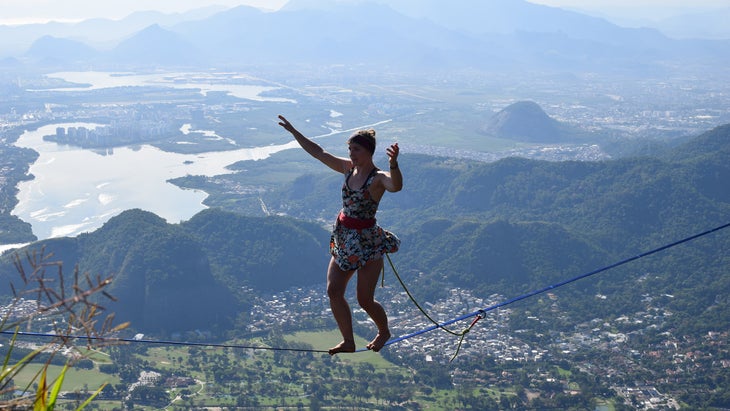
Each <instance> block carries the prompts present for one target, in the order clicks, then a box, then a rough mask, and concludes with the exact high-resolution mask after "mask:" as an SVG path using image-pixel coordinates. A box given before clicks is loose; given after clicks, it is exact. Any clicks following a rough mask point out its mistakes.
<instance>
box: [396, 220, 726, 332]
mask: <svg viewBox="0 0 730 411" xmlns="http://www.w3.org/2000/svg"><path fill="white" fill-rule="evenodd" d="M728 227H730V223H728V224H724V225H721V226H719V227H715V228H713V229H710V230H707V231H703V232H701V233H699V234H695V235H693V236H690V237H687V238H683V239H681V240H679V241H675V242H673V243H671V244H667V245H664V246H661V247H659V248H655V249H653V250H651V251H647V252H644V253H641V254H638V255H635V256H633V257H629V258H626V259H624V260H621V261H619V262H616V263H613V264H611V265H607V266H605V267H603V268H599V269H597V270H593V271H591V272H588V273H585V274H581V275H579V276H577V277H573V278H571V279H568V280H565V281H561V282H559V283H555V284H552V285H549V286H547V287H545V288H542V289H539V290H535V291H532V292H529V293H527V294H522V295H520V296H518V297H514V298H511V299H509V300H507V301H504V302H501V303H498V304H494V305H492V306H489V307H486V308H482V309H480V310H477V311H474V312H472V313H469V314H464V315H462V316H459V317H456V318H454V319H452V320H449V321H445V322H442V323H440V324H436V325H432V326H430V327H427V328H424V329H422V330H420V331H416V332H413V333H410V334H406V335H403V336H400V337H397V338H393V339H391V340H389V341H388V342H386V343H385V345H384V346H388V345H391V344H395V343H397V342H401V341H404V340H407V339H409V338H413V337H415V336H418V335H421V334H425V333H427V332H429V331H433V330H435V329H437V328H443V327H445V326H447V325H451V324H453V323H456V322H459V321H463V320H466V319H467V318H471V317H474V316H476V315H482V314H483V313H486V312H489V311H492V310H496V309H497V308H501V307H504V306H507V305H510V304H512V303H515V302H517V301H521V300H524V299H527V298H530V297H534V296H536V295H538V294H542V293H544V292H547V291H550V290H554V289H556V288H558V287H562V286H564V285H567V284H570V283H573V282H575V281H578V280H582V279H584V278H586V277H590V276H592V275H595V274H598V273H602V272H604V271H608V270H611V269H613V268H616V267H618V266H621V265H624V264H627V263H630V262H632V261H635V260H638V259H640V258H644V257H647V256H650V255H652V254H656V253H658V252H660V251H664V250H667V249H669V248H672V247H676V246H678V245H680V244H684V243H687V242H689V241H692V240H695V239H697V238H700V237H703V236H706V235H709V234H712V233H714V232H716V231H720V230H723V229H725V228H728Z"/></svg>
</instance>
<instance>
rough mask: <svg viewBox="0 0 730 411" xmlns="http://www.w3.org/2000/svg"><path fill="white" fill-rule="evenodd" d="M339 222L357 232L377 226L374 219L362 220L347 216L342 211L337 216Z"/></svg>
mask: <svg viewBox="0 0 730 411" xmlns="http://www.w3.org/2000/svg"><path fill="white" fill-rule="evenodd" d="M337 221H338V222H339V223H340V224H342V225H343V226H345V227H347V228H351V229H355V230H364V229H366V228H370V227H372V226H374V225H375V221H376V220H375V219H374V218H367V219H360V218H355V217H349V216H346V215H345V214H344V213H343V212H342V211H340V214H339V215H338V216H337Z"/></svg>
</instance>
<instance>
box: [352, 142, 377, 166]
mask: <svg viewBox="0 0 730 411" xmlns="http://www.w3.org/2000/svg"><path fill="white" fill-rule="evenodd" d="M347 146H348V150H349V151H350V161H352V164H353V165H356V166H357V165H361V164H364V163H365V162H366V161H368V160H370V159H371V158H372V155H371V154H370V152H369V151H367V150H366V149H365V147H363V146H361V145H360V144H357V143H350V144H348V145H347Z"/></svg>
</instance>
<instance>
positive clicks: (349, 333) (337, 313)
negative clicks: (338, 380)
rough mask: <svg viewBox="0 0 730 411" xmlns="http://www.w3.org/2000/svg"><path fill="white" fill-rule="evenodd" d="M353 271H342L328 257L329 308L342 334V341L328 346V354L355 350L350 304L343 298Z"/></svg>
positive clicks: (333, 260)
mask: <svg viewBox="0 0 730 411" xmlns="http://www.w3.org/2000/svg"><path fill="white" fill-rule="evenodd" d="M353 274H354V271H343V270H342V269H341V268H340V267H339V266H338V265H337V263H336V262H335V259H334V258H332V259H330V264H329V267H328V268H327V296H328V297H329V299H330V308H331V309H332V315H333V316H334V317H335V321H336V322H337V327H339V329H340V334H342V342H341V343H339V344H337V345H336V346H334V347H332V348H330V350H329V353H330V355H334V354H337V353H340V352H355V335H354V333H353V330H352V313H351V311H350V305H349V304H348V303H347V299H345V291H347V283H348V282H349V281H350V278H352V275H353Z"/></svg>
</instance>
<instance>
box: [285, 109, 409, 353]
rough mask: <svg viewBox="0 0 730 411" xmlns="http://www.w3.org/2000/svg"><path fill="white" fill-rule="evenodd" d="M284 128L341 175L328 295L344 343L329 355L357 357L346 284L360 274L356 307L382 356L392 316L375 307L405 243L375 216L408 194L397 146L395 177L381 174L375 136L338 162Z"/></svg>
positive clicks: (353, 142) (367, 133)
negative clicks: (383, 275)
mask: <svg viewBox="0 0 730 411" xmlns="http://www.w3.org/2000/svg"><path fill="white" fill-rule="evenodd" d="M279 119H280V120H281V122H279V125H281V126H282V127H284V129H285V130H286V131H288V132H290V133H291V134H292V135H293V136H294V138H295V139H296V140H297V142H298V143H299V145H300V146H302V148H303V149H304V150H305V151H306V152H307V153H309V154H310V155H311V156H312V157H314V158H316V159H317V160H319V161H321V162H322V163H324V164H325V165H326V166H327V167H329V168H331V169H332V170H334V171H336V172H338V173H342V174H344V176H345V181H344V183H343V184H342V210H341V211H340V214H339V215H338V216H337V221H336V222H335V224H334V229H333V230H332V239H331V241H330V254H332V258H331V259H330V262H329V267H328V268H327V295H328V296H329V299H330V307H331V308H332V314H333V316H334V317H335V321H337V326H338V327H339V329H340V333H342V338H343V341H342V342H341V343H339V344H338V345H336V346H334V347H332V348H331V349H330V350H329V353H330V355H334V354H337V353H343V352H355V337H354V334H353V331H352V313H351V312H350V306H349V305H348V303H347V300H346V299H345V290H346V289H347V283H348V282H349V281H350V278H352V276H353V274H354V273H355V272H356V271H357V301H358V303H359V304H360V307H362V308H363V309H364V310H365V312H367V313H368V315H370V318H372V320H373V322H375V325H376V326H377V327H378V335H377V336H376V337H375V338H374V339H373V340H372V341H370V343H369V344H368V345H367V348H368V349H369V350H372V351H375V352H377V351H380V349H381V348H383V346H384V345H385V343H386V342H388V340H389V339H390V329H389V328H388V316H387V315H386V314H385V310H384V309H383V307H382V306H381V305H380V303H378V302H377V301H375V287H376V286H377V283H378V277H379V275H380V271H381V270H382V269H383V254H385V253H394V252H396V251H398V247H399V246H400V240H399V239H398V237H396V236H395V235H394V234H393V233H390V232H388V231H386V230H384V229H383V228H381V227H380V226H378V225H377V224H376V221H375V212H376V211H377V210H378V203H379V202H380V199H381V198H382V197H383V194H385V192H386V191H390V192H393V193H394V192H397V191H400V190H401V188H403V176H402V175H401V172H400V170H399V169H398V152H399V149H398V144H397V143H396V144H393V145H391V146H390V147H388V149H387V150H386V152H387V154H388V157H389V159H390V171H389V172H387V171H381V170H379V169H378V168H377V167H376V166H375V164H374V163H373V154H374V153H375V130H360V131H357V132H355V133H354V134H353V135H352V136H351V137H350V138H349V139H348V140H347V145H348V150H349V153H350V156H349V158H344V157H337V156H334V155H332V154H330V153H328V152H326V151H324V150H323V149H322V147H320V146H319V145H318V144H317V143H315V142H313V141H312V140H310V139H308V138H307V137H305V136H304V135H303V134H302V133H300V132H299V131H297V129H295V128H294V126H292V125H291V123H289V122H288V121H287V120H286V119H285V118H284V117H283V116H279Z"/></svg>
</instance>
